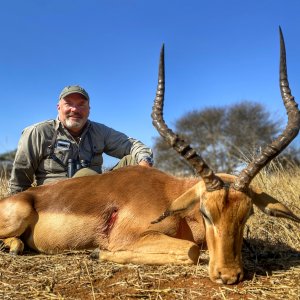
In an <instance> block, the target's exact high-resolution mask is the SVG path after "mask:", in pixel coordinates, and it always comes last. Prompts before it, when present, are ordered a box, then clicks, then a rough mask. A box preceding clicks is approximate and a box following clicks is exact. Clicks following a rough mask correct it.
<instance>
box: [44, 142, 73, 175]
mask: <svg viewBox="0 0 300 300" xmlns="http://www.w3.org/2000/svg"><path fill="white" fill-rule="evenodd" d="M69 156H70V150H69V149H68V150H59V149H56V148H55V149H54V152H53V153H52V154H51V155H50V156H49V157H48V158H47V159H46V160H45V165H44V167H45V170H46V171H48V172H49V173H61V172H65V171H66V170H67V165H68V159H69Z"/></svg>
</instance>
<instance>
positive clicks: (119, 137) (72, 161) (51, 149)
mask: <svg viewBox="0 0 300 300" xmlns="http://www.w3.org/2000/svg"><path fill="white" fill-rule="evenodd" d="M57 110H58V117H57V119H55V120H48V121H45V122H41V123H37V124H34V125H32V126H29V127H27V128H25V129H24V131H23V133H22V136H21V138H20V141H19V144H18V149H17V153H16V156H15V161H14V164H13V169H12V173H11V178H10V192H11V193H17V192H21V191H24V190H26V189H28V188H29V187H30V186H31V185H32V183H33V182H34V181H36V184H37V185H41V184H45V183H49V182H52V181H56V180H61V179H65V178H66V177H72V176H73V175H74V173H76V172H77V170H79V171H78V173H76V174H75V176H84V175H90V174H98V173H101V172H102V163H103V158H102V153H106V154H108V155H110V156H113V157H116V158H119V159H121V160H120V162H119V163H118V164H117V165H116V166H115V168H118V167H122V166H126V165H134V164H139V165H141V166H146V167H150V166H152V151H151V149H149V148H148V147H146V146H145V145H144V144H143V143H141V142H140V141H138V140H136V139H133V138H129V137H128V136H126V135H125V134H123V133H121V132H118V131H116V130H114V129H112V128H109V127H107V126H105V125H103V124H100V123H96V122H93V121H90V120H89V119H88V117H89V113H90V99H89V95H88V93H87V92H86V91H85V90H84V89H83V88H82V87H80V86H78V85H74V86H67V87H65V88H64V89H63V90H62V92H61V94H60V96H59V102H58V104H57Z"/></svg>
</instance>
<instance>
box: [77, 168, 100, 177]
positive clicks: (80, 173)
mask: <svg viewBox="0 0 300 300" xmlns="http://www.w3.org/2000/svg"><path fill="white" fill-rule="evenodd" d="M97 174H98V173H97V172H96V171H94V170H92V169H90V168H82V169H80V170H78V171H77V172H76V173H75V174H74V175H73V177H72V178H76V177H83V176H91V175H97Z"/></svg>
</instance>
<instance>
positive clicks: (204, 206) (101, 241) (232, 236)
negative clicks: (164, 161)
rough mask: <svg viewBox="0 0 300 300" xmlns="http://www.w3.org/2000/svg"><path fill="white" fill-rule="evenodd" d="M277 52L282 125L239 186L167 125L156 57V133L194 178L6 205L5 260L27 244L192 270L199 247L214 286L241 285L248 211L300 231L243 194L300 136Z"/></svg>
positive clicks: (285, 213)
mask: <svg viewBox="0 0 300 300" xmlns="http://www.w3.org/2000/svg"><path fill="white" fill-rule="evenodd" d="M280 45H281V54H280V89H281V94H282V98H283V102H284V105H285V107H286V110H287V114H288V124H287V127H286V129H285V130H284V131H283V133H282V134H281V135H280V136H279V137H278V138H277V139H276V140H275V141H274V142H272V143H271V144H270V145H268V146H267V147H266V148H265V149H264V150H263V151H262V153H261V154H259V155H257V157H256V158H255V159H254V160H253V162H251V163H250V164H249V165H248V166H247V167H246V168H245V169H244V170H242V171H241V173H240V174H239V175H238V176H233V175H229V174H214V172H213V171H212V170H211V169H210V168H209V167H208V166H207V164H206V163H205V162H204V160H203V159H202V158H201V157H200V156H199V155H197V154H196V152H195V151H194V150H193V149H192V148H191V147H190V146H189V145H188V144H186V143H185V142H184V141H183V140H182V139H180V138H179V137H178V136H177V135H176V134H174V133H173V132H172V130H170V129H169V128H168V127H167V125H166V124H165V122H164V119H163V100H164V87H165V84H164V49H163V48H162V51H161V57H160V64H159V78H158V87H157V93H156V98H155V102H154V106H153V112H152V118H153V124H154V126H155V127H156V128H157V130H158V132H159V133H160V134H161V135H162V136H163V137H164V138H165V139H166V140H167V141H168V143H169V144H170V145H171V146H172V147H173V148H174V149H175V150H176V151H178V153H179V154H180V155H182V156H183V157H184V158H185V159H186V160H187V161H188V162H189V163H190V164H191V165H192V166H193V167H194V169H195V170H196V172H197V174H198V175H199V178H179V177H174V176H171V175H169V174H166V173H164V172H162V171H160V170H157V169H155V168H145V167H140V166H136V167H126V168H122V169H118V170H115V171H111V172H108V173H105V174H102V175H96V176H87V177H80V178H73V179H66V180H64V181H59V182H57V183H54V184H49V185H44V186H38V187H32V188H30V189H28V190H26V191H24V192H22V193H19V194H16V195H13V196H10V197H7V198H4V199H2V200H1V201H0V238H1V239H2V240H3V243H4V244H5V245H6V246H7V247H8V248H9V249H10V250H9V251H10V253H11V254H14V255H16V254H18V253H20V252H22V250H23V247H24V244H23V242H24V243H25V244H26V245H27V246H28V247H30V248H31V249H34V250H36V251H39V252H44V253H50V254H51V253H53V254H54V253H58V252H60V251H63V250H69V249H95V248H98V249H99V250H100V251H99V257H100V259H101V260H108V261H113V262H118V263H130V262H131V263H138V264H167V263H173V264H195V263H197V261H198V257H199V246H198V245H200V244H202V243H204V242H206V243H207V246H208V250H209V255H210V261H209V276H210V278H211V280H212V281H215V282H218V283H225V284H233V283H237V282H239V281H240V280H242V278H243V265H242V258H241V247H242V239H243V229H244V226H245V223H246V221H247V219H248V217H249V216H250V215H251V213H252V211H253V204H254V205H256V206H258V208H260V209H261V210H262V211H263V212H265V213H266V214H268V215H272V216H276V217H284V218H289V219H291V220H294V221H296V222H300V219H299V218H298V217H297V216H295V215H294V214H293V213H292V212H291V211H290V210H289V209H288V208H286V207H285V206H284V205H283V204H281V203H280V202H279V201H278V200H276V199H274V198H273V197H271V196H270V195H268V194H266V193H264V192H263V191H260V190H259V189H258V188H256V187H254V186H252V185H250V183H251V181H252V179H253V178H254V176H255V175H256V174H257V173H258V172H259V171H260V170H261V169H262V168H263V167H264V166H265V165H266V164H267V163H268V162H269V161H271V160H272V159H273V158H274V157H276V156H277V155H278V154H279V153H280V152H281V151H282V150H283V149H284V148H285V147H286V146H287V145H288V144H289V143H290V142H291V141H292V140H293V139H294V138H295V137H296V135H297V134H298V132H299V127H300V115H299V110H298V108H297V104H296V102H295V101H294V98H293V97H292V95H291V92H290V89H289V85H288V80H287V72H286V62H285V46H284V41H283V37H282V33H281V31H280Z"/></svg>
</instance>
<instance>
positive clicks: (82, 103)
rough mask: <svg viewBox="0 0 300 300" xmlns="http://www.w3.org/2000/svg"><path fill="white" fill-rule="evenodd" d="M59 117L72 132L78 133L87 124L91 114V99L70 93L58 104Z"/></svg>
mask: <svg viewBox="0 0 300 300" xmlns="http://www.w3.org/2000/svg"><path fill="white" fill-rule="evenodd" d="M57 110H58V117H59V120H60V121H61V122H62V123H63V125H64V126H65V127H66V128H67V129H68V130H69V131H70V132H71V134H72V133H73V134H76V133H79V132H80V131H81V129H82V128H83V126H84V125H85V123H86V121H87V119H88V117H89V114H90V105H89V101H88V100H87V99H85V98H84V97H83V96H82V95H81V94H77V93H74V94H70V95H68V96H66V97H64V98H62V99H61V100H60V101H59V102H58V104H57Z"/></svg>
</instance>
